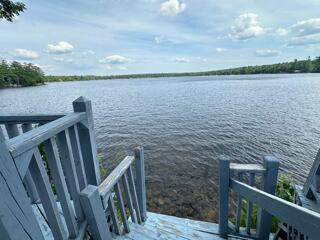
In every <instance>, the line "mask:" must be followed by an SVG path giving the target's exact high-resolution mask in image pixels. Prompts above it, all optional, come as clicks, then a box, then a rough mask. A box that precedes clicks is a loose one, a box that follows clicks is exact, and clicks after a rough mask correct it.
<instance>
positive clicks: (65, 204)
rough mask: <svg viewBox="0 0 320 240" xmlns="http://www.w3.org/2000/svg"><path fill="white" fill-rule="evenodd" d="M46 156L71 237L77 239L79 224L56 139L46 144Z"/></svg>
mask: <svg viewBox="0 0 320 240" xmlns="http://www.w3.org/2000/svg"><path fill="white" fill-rule="evenodd" d="M44 147H45V150H46V156H47V159H48V164H49V168H50V172H51V176H52V179H53V182H54V186H55V188H56V191H57V195H58V198H59V201H60V203H61V207H62V210H63V214H64V218H65V221H66V225H67V228H68V231H69V237H72V238H74V237H76V236H77V235H78V228H77V222H76V219H75V215H74V211H73V208H72V205H71V200H70V196H69V193H68V189H67V184H66V182H65V177H64V174H63V171H62V166H61V162H60V158H59V153H58V148H57V144H56V141H55V138H51V139H49V140H47V141H45V142H44Z"/></svg>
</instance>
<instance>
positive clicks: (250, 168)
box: [230, 163, 266, 173]
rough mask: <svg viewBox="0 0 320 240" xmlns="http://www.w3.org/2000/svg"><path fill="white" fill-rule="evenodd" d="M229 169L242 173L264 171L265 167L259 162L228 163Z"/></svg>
mask: <svg viewBox="0 0 320 240" xmlns="http://www.w3.org/2000/svg"><path fill="white" fill-rule="evenodd" d="M230 170H231V171H234V172H244V173H264V172H265V171H266V169H265V168H264V167H263V166H262V165H261V164H243V163H230Z"/></svg>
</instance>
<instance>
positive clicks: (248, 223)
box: [246, 173, 255, 234]
mask: <svg viewBox="0 0 320 240" xmlns="http://www.w3.org/2000/svg"><path fill="white" fill-rule="evenodd" d="M254 184H255V173H250V176H249V185H250V186H254ZM251 214H252V202H250V201H248V206H247V217H246V232H247V233H248V234H250V229H251Z"/></svg>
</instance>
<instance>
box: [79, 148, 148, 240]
mask: <svg viewBox="0 0 320 240" xmlns="http://www.w3.org/2000/svg"><path fill="white" fill-rule="evenodd" d="M134 162H135V179H134V171H133V167H132V165H133V163H134ZM121 186H122V187H121ZM123 195H124V196H125V200H126V201H124V200H123ZM115 200H116V202H117V204H115ZM81 202H82V205H83V206H84V211H85V214H86V216H87V219H88V222H89V226H90V229H91V231H90V233H91V234H92V236H93V239H97V240H109V239H111V238H112V235H111V232H112V233H114V234H117V235H121V234H122V233H128V232H130V227H129V223H128V217H129V216H127V213H126V207H127V208H128V210H129V214H130V217H131V220H132V222H134V223H138V224H141V223H142V222H144V221H145V220H146V213H147V211H146V192H145V173H144V154H143V148H142V147H140V148H137V149H136V150H135V156H127V157H126V158H125V159H124V160H122V162H121V163H120V164H119V165H118V166H117V167H116V168H115V169H114V170H113V171H112V172H111V174H110V175H109V176H108V177H107V178H106V179H105V180H104V181H103V182H102V183H101V184H100V185H99V186H98V187H96V186H92V185H89V186H87V187H86V189H85V190H83V191H82V192H81ZM125 202H126V206H125ZM106 211H109V212H110V215H111V228H110V229H109V227H108V223H107V219H106V215H105V212H106ZM118 212H119V213H120V216H121V222H122V224H120V221H119V219H118V216H117V215H118V214H117V213H118ZM123 230H124V231H123Z"/></svg>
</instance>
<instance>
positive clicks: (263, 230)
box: [257, 156, 280, 239]
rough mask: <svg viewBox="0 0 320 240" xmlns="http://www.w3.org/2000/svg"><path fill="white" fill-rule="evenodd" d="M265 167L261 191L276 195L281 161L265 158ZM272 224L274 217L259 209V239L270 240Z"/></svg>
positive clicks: (270, 157)
mask: <svg viewBox="0 0 320 240" xmlns="http://www.w3.org/2000/svg"><path fill="white" fill-rule="evenodd" d="M263 165H264V167H265V169H266V172H265V173H264V175H263V178H262V182H261V190H263V191H265V192H267V193H270V194H273V195H274V194H275V191H276V185H277V178H278V171H279V165H280V161H279V160H278V159H277V158H275V157H272V156H266V157H264V158H263ZM271 224H272V215H271V214H270V213H268V212H267V211H265V210H263V209H259V214H258V229H257V234H258V238H259V239H269V235H270V231H271Z"/></svg>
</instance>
